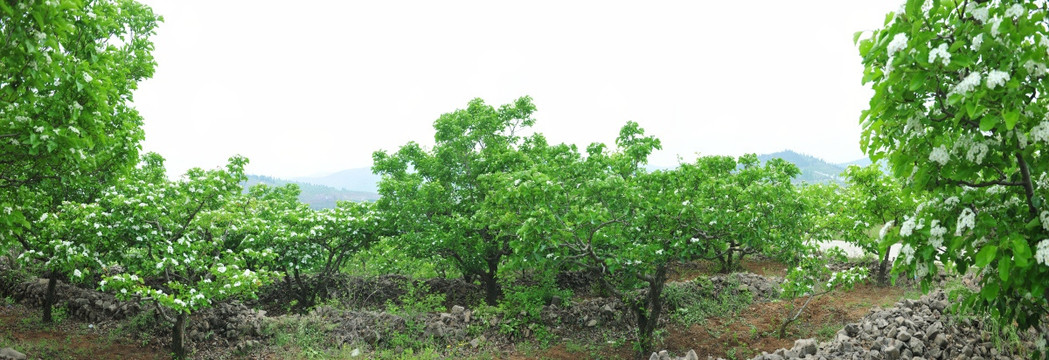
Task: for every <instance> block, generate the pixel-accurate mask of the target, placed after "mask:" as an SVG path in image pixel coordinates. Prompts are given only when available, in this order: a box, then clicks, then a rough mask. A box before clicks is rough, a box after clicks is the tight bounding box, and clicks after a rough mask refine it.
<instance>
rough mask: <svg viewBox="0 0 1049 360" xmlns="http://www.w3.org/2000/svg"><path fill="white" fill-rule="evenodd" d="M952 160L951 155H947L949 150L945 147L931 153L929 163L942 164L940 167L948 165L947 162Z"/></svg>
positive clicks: (937, 148)
mask: <svg viewBox="0 0 1049 360" xmlns="http://www.w3.org/2000/svg"><path fill="white" fill-rule="evenodd" d="M950 160H951V155H950V154H948V153H947V148H945V147H944V146H943V145H940V146H938V147H936V148H935V149H932V152H931V153H929V161H932V162H935V163H938V164H940V166H943V165H947V161H950Z"/></svg>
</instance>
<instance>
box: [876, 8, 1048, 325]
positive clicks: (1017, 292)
mask: <svg viewBox="0 0 1049 360" xmlns="http://www.w3.org/2000/svg"><path fill="white" fill-rule="evenodd" d="M1046 6H1047V5H1046V4H1045V3H1044V2H1038V1H929V2H922V1H916V0H909V1H907V2H906V4H905V5H904V6H903V7H902V8H901V9H900V11H897V12H895V13H890V14H888V16H887V17H886V22H885V26H884V27H883V28H881V29H878V30H875V31H873V32H870V33H868V35H869V36H867V37H865V38H864V39H863V40H861V41H859V51H860V54H861V55H862V57H863V65H864V67H865V69H864V75H863V81H864V83H866V84H869V85H871V86H872V88H873V89H874V96H873V97H872V98H871V100H870V108H869V109H867V110H865V111H863V114H862V116H861V126H862V128H863V134H862V140H861V146H862V148H863V150H864V151H865V152H867V154H869V155H870V156H871V158H872V159H874V160H878V159H885V160H886V161H887V162H888V165H889V166H890V167H891V168H892V171H893V173H894V174H895V175H896V176H898V177H899V178H900V179H901V181H903V182H904V184H905V185H906V188H907V189H908V190H909V191H911V192H920V191H924V192H927V193H928V199H927V200H926V201H923V202H921V203H920V204H918V206H917V209H916V210H915V211H914V213H913V214H912V215H911V216H908V217H906V218H905V219H904V221H903V223H902V224H901V225H900V231H899V235H900V237H901V238H902V242H903V247H902V250H901V253H900V256H899V257H898V259H897V266H898V267H900V268H901V269H904V270H907V271H913V272H914V273H916V274H917V275H918V276H919V277H921V278H922V279H923V282H922V284H923V285H926V286H927V285H928V284H929V281H931V279H932V275H933V274H934V273H935V272H936V271H937V267H936V266H935V264H934V261H937V260H939V261H941V262H943V263H944V264H948V263H950V264H954V265H956V267H957V269H959V271H962V272H967V271H969V269H970V267H971V266H975V270H976V271H978V272H979V273H980V274H982V275H983V276H982V277H980V279H981V281H980V285H981V289H980V291H979V294H978V296H969V297H967V299H966V303H967V304H968V305H972V306H975V307H976V308H979V309H984V310H988V311H990V312H991V313H992V314H994V315H997V316H998V317H999V318H1000V319H1001V320H1002V322H1003V323H1011V322H1013V321H1015V322H1016V323H1017V324H1019V325H1020V326H1021V327H1022V328H1027V327H1030V326H1037V325H1038V324H1039V323H1040V322H1042V321H1044V320H1045V316H1046V314H1047V313H1049V300H1047V299H1049V205H1047V204H1046V197H1047V196H1049V161H1047V159H1046V155H1047V154H1046V152H1047V151H1049V146H1047V144H1049V120H1047V117H1049V100H1047V99H1046V98H1045V97H1044V96H1043V94H1045V93H1046V90H1047V85H1049V82H1047V81H1046V61H1047V58H1046V52H1047V51H1049V27H1047V23H1046V22H1047V20H1046ZM861 36H863V34H862V33H858V34H857V39H858V38H859V37H861ZM1047 336H1049V335H1047Z"/></svg>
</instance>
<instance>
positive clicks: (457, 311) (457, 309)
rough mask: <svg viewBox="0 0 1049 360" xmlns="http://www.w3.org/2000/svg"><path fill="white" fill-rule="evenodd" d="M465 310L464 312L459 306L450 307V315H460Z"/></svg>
mask: <svg viewBox="0 0 1049 360" xmlns="http://www.w3.org/2000/svg"><path fill="white" fill-rule="evenodd" d="M465 310H466V308H464V307H462V306H459V305H455V306H452V315H459V314H462V313H463V311H465Z"/></svg>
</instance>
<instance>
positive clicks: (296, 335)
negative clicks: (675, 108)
mask: <svg viewBox="0 0 1049 360" xmlns="http://www.w3.org/2000/svg"><path fill="white" fill-rule="evenodd" d="M1047 13H1049V5H1047V4H1045V3H1044V2H1027V1H999V0H994V1H946V0H944V1H936V0H929V1H915V0H911V1H907V2H906V3H905V4H904V5H903V6H902V7H901V8H900V9H899V10H898V11H896V12H892V13H889V14H887V16H886V17H885V22H884V26H883V27H881V28H879V29H876V30H873V31H865V32H859V33H857V34H856V37H855V39H854V41H855V42H856V45H857V47H858V50H859V53H860V55H861V56H862V64H863V66H864V71H863V73H862V74H857V75H858V76H859V75H862V81H863V83H864V84H866V85H868V86H870V87H871V88H872V89H873V96H872V98H871V99H870V102H869V107H868V108H867V109H866V110H863V112H862V114H861V116H860V126H861V128H862V134H861V142H860V144H859V147H860V148H861V149H862V150H863V151H864V152H865V153H866V155H868V156H869V157H870V159H871V160H873V163H872V164H870V165H867V166H849V167H844V166H842V167H841V168H840V169H841V170H842V172H841V173H840V174H836V175H837V177H836V178H835V179H838V180H840V182H829V183H823V184H813V183H804V182H801V181H800V180H799V177H800V176H801V175H802V174H803V172H804V171H805V170H804V169H802V167H800V166H799V165H796V164H795V163H792V162H789V161H787V160H784V159H781V158H763V157H761V156H759V155H757V154H753V153H750V154H744V155H740V156H723V155H697V156H696V157H695V158H693V159H692V160H689V161H685V160H680V161H679V163H678V164H677V165H676V166H673V167H669V168H659V167H655V166H653V164H650V160H651V158H653V154H655V153H657V152H658V151H661V150H662V148H663V146H664V143H663V142H662V141H661V140H660V139H659V138H657V137H656V136H654V135H651V134H648V133H646V131H645V129H644V128H643V126H642V123H643V122H634V121H628V122H626V123H625V124H623V125H622V127H620V130H619V133H618V136H616V137H615V138H614V139H590V140H591V141H593V142H591V143H590V144H589V145H586V146H585V147H582V146H580V145H577V144H571V143H552V142H551V141H550V140H549V139H548V138H547V136H546V135H544V134H543V133H540V132H538V131H537V130H536V126H535V125H536V123H537V122H538V119H537V118H536V116H535V115H536V114H537V111H538V110H537V109H538V106H537V105H536V104H535V103H534V101H533V99H532V98H531V97H528V96H523V97H520V98H518V99H516V100H513V101H512V102H510V103H509V104H504V105H499V106H496V105H490V104H487V103H486V102H485V101H484V100H482V99H473V100H471V101H469V102H467V103H466V106H465V107H464V108H462V109H457V110H453V111H451V112H448V113H445V114H442V115H439V116H438V117H437V118H436V120H435V121H434V122H433V129H432V131H433V138H432V139H414V141H409V142H407V143H406V144H403V145H401V146H398V147H396V148H391V149H377V150H376V151H375V152H374V153H372V160H373V166H372V171H373V173H374V174H376V175H378V176H380V179H381V180H379V182H378V184H377V185H378V193H379V195H380V197H379V199H378V200H377V201H374V202H348V201H343V202H338V203H337V205H335V206H334V207H331V208H324V209H313V208H311V207H310V206H308V205H307V204H305V203H303V202H300V200H299V199H300V195H301V194H302V188H300V186H299V185H296V184H294V183H290V184H284V185H266V184H261V185H255V186H251V187H248V186H246V183H247V181H248V174H247V173H246V170H245V167H246V166H247V164H248V159H247V158H245V157H243V156H239V155H234V156H231V157H230V158H229V159H228V161H227V162H226V164H225V165H224V166H221V167H217V168H213V169H202V168H193V169H190V170H188V171H186V172H185V173H184V174H169V173H168V170H167V169H166V167H165V160H164V158H163V157H161V155H159V154H156V153H148V152H145V151H141V147H142V145H141V142H142V141H143V139H144V136H145V133H144V130H143V119H142V117H141V116H140V115H139V113H138V112H137V110H135V108H134V106H133V105H134V103H133V100H134V99H133V96H132V95H133V93H134V90H135V89H136V88H137V87H138V84H139V83H140V82H141V81H143V80H145V79H147V78H149V77H151V76H152V75H153V72H154V67H155V66H156V65H157V64H156V63H155V61H154V58H153V56H152V51H153V43H152V40H151V37H152V36H154V35H155V33H156V29H157V27H158V23H160V22H161V21H162V20H163V19H162V18H161V17H160V16H159V15H157V14H154V13H153V11H152V10H151V9H150V8H149V7H147V6H145V5H142V4H139V3H137V2H135V1H130V0H120V1H117V0H96V1H75V0H51V1H27V2H15V1H0V33H2V35H3V40H2V41H3V43H4V46H3V47H2V48H0V120H2V121H0V164H2V166H0V249H2V250H3V256H2V258H0V270H2V272H3V273H2V276H0V295H2V296H3V297H4V299H5V301H6V302H5V303H4V307H3V308H2V309H0V319H2V320H3V321H4V322H3V323H2V324H0V348H6V347H9V346H11V347H13V348H12V349H0V355H3V354H9V352H7V350H11V351H15V352H17V351H27V352H29V355H30V357H34V358H36V357H47V356H49V355H51V356H55V357H62V356H66V357H72V358H77V357H83V356H87V355H84V354H85V353H86V354H90V355H92V356H94V355H98V356H101V355H99V354H103V353H105V352H106V351H108V350H109V349H116V348H117V347H118V346H117V345H119V346H120V349H126V348H141V349H140V350H141V351H142V352H141V353H136V355H127V356H130V357H139V356H141V357H150V358H166V357H169V356H170V357H171V358H179V359H182V358H284V357H288V358H351V357H357V356H366V357H368V358H503V357H526V358H547V357H549V358H579V357H584V358H648V357H649V356H656V358H666V357H661V356H662V355H660V353H659V352H660V351H661V350H668V351H671V352H674V353H675V354H681V355H684V354H689V355H687V356H688V358H691V356H697V357H698V356H699V355H703V356H705V355H710V356H716V357H726V358H755V359H772V358H801V357H804V356H807V355H812V356H817V357H820V356H822V357H824V358H839V357H845V358H880V357H881V356H883V355H885V356H889V357H894V358H895V357H903V358H958V357H966V358H968V357H974V356H983V357H985V358H1036V357H1041V358H1049V356H1047V355H1046V354H1047V352H1046V342H1047V341H1049V331H1046V330H1047V329H1049V327H1047V322H1046V320H1047V319H1049V318H1047V317H1049V204H1047V203H1046V201H1047V200H1049V159H1047V158H1046V156H1049V155H1047V154H1046V152H1047V151H1049V120H1047V119H1049V102H1047V101H1046V100H1044V99H1041V96H1042V95H1041V94H1043V93H1044V92H1045V91H1047V90H1049V89H1047V88H1046V84H1047V83H1046V76H1047V70H1046V66H1047V64H1049V55H1047V54H1049V24H1047V21H1049V20H1047V19H1046V14H1047ZM429 140H432V142H430V141H429ZM422 144H433V145H432V146H424V145H422ZM832 242H843V243H846V244H847V245H849V246H851V247H853V248H855V249H858V252H859V254H858V255H857V254H851V255H850V256H851V257H847V256H845V253H844V252H843V251H842V250H840V249H838V248H835V247H833V246H831V245H829V244H831V243H832ZM893 249H899V250H898V253H899V255H898V256H896V255H894V254H895V251H894V250H893ZM37 311H38V312H39V317H37V316H38V313H37ZM905 317H906V318H905ZM11 319H14V320H12V321H9V320H11ZM19 319H20V320H19ZM36 319H39V320H36ZM886 319H888V320H886ZM890 321H892V323H891V324H892V325H890ZM70 324H73V325H70ZM78 326H79V327H78ZM70 329H74V330H77V329H79V330H77V331H79V332H70V331H73V330H70ZM48 332H50V333H48ZM41 333H48V334H52V335H48V336H52V337H54V336H58V335H53V334H60V335H62V336H68V338H69V339H74V338H78V339H79V337H85V338H86V337H87V336H95V337H93V338H90V339H98V336H101V335H100V334H102V335H106V336H107V339H120V340H119V341H120V342H118V343H114V344H117V345H113V347H112V348H105V347H102V348H92V349H95V350H90V351H81V352H73V350H69V349H61V347H60V346H59V348H57V349H56V348H48V347H47V346H46V345H39V344H36V343H29V342H30V340H28V337H27V336H29V335H24V334H41ZM795 340H796V341H795ZM112 341H116V340H112ZM85 342H88V343H89V342H92V341H70V342H69V344H70V345H69V346H74V345H75V344H81V343H85ZM9 343H10V344H9ZM27 344H28V345H27ZM96 345H98V346H107V344H105V343H103V344H96ZM111 345H112V344H111ZM64 351H68V352H64ZM34 352H35V353H34ZM697 354H698V355H697ZM663 355H667V356H668V357H669V354H663ZM3 356H8V355H3ZM3 356H0V358H2V357H3Z"/></svg>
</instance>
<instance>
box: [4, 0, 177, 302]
mask: <svg viewBox="0 0 1049 360" xmlns="http://www.w3.org/2000/svg"><path fill="white" fill-rule="evenodd" d="M159 20H160V17H158V16H156V15H154V14H153V12H152V10H151V9H150V8H149V7H147V6H144V5H141V4H138V3H135V2H133V1H107V0H103V1H90V2H87V3H81V2H78V1H68V0H62V1H58V0H55V1H16V2H11V1H3V2H0V24H2V25H0V33H2V42H3V46H0V248H4V249H7V248H9V247H10V246H11V245H14V244H19V245H21V247H22V249H23V251H34V252H33V253H32V254H30V255H31V256H28V257H23V259H43V260H44V262H43V264H42V265H43V266H42V268H43V275H44V276H46V277H47V278H48V279H49V280H48V289H49V290H48V295H47V296H46V297H45V304H44V312H43V319H44V321H45V322H50V321H51V307H52V304H53V302H54V299H55V296H54V295H55V294H54V288H55V285H56V280H57V279H58V278H65V277H68V276H69V275H72V273H67V272H64V271H70V270H71V266H69V264H68V263H66V264H65V265H60V264H63V263H62V262H61V261H59V260H54V261H49V260H51V259H54V256H51V255H47V254H45V253H47V252H54V251H56V250H55V249H54V246H52V245H55V244H53V243H54V242H55V241H65V242H70V245H69V246H68V247H65V248H70V249H71V248H78V249H82V247H83V244H80V243H76V242H75V239H73V237H76V234H75V233H71V232H69V231H67V230H68V229H67V228H62V226H59V225H57V224H56V223H54V220H55V218H51V220H52V222H51V225H48V224H44V222H45V221H47V220H48V214H55V213H57V212H60V211H61V210H59V208H60V207H63V206H65V207H67V208H68V207H69V206H66V205H63V203H65V202H74V203H89V202H91V201H92V200H93V198H94V197H96V196H98V194H99V192H100V191H101V190H102V189H103V188H104V187H105V186H107V185H108V184H109V183H110V182H112V181H113V179H114V178H116V177H118V176H120V175H121V174H122V173H124V172H125V171H126V170H127V169H128V168H130V167H132V166H134V164H135V163H136V161H137V156H138V151H139V142H140V141H141V140H142V136H143V134H142V129H141V125H142V118H141V117H140V116H139V114H138V112H137V111H136V110H135V109H133V108H131V107H130V106H129V105H128V102H129V101H130V100H131V95H132V91H133V90H134V89H135V88H136V87H137V84H138V82H139V81H142V80H144V79H146V78H149V77H150V76H152V74H153V67H154V66H155V62H154V60H153V57H152V55H151V52H152V50H153V44H152V42H151V41H150V39H149V37H150V36H152V35H153V34H154V29H155V27H156V23H157V21H159ZM56 226H58V227H56ZM60 228H61V229H60ZM51 231H59V232H60V233H61V234H62V235H59V234H52V233H50V232H51ZM57 236H65V237H67V238H66V239H59V238H56V237H57ZM63 247H64V246H63ZM82 250H83V249H82Z"/></svg>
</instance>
